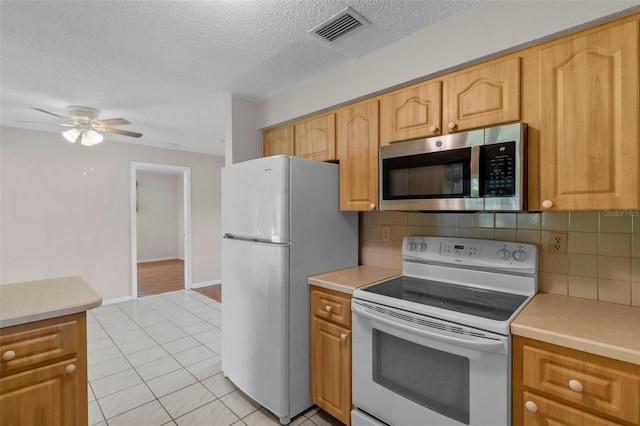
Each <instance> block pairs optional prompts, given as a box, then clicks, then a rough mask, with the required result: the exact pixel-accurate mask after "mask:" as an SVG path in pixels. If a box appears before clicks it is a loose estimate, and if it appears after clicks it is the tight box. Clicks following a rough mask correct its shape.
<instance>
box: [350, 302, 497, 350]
mask: <svg viewBox="0 0 640 426" xmlns="http://www.w3.org/2000/svg"><path fill="white" fill-rule="evenodd" d="M365 309H366V308H363V307H360V306H359V305H357V304H356V303H352V304H351V310H352V311H353V312H356V313H357V314H358V315H362V316H364V317H367V318H369V319H371V320H374V321H379V322H381V323H383V324H385V325H387V326H389V327H393V328H396V329H400V330H402V331H405V332H407V333H410V334H413V335H416V336H420V337H426V338H428V339H432V340H437V341H439V342H442V343H448V344H450V345H456V346H461V347H465V348H469V349H474V350H480V351H485V352H499V353H506V349H505V342H503V341H496V340H492V339H484V340H483V341H472V340H465V339H457V338H455V337H451V336H447V335H444V334H440V333H438V332H431V331H427V330H423V329H419V328H416V327H415V326H413V327H411V326H408V325H405V324H402V323H399V322H397V321H392V320H389V319H386V318H384V317H381V316H379V315H375V314H372V313H370V312H367V311H366V310H365ZM478 339H482V338H481V337H478Z"/></svg>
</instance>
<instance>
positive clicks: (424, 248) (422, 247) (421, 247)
mask: <svg viewBox="0 0 640 426" xmlns="http://www.w3.org/2000/svg"><path fill="white" fill-rule="evenodd" d="M418 250H420V251H427V243H420V244H418Z"/></svg>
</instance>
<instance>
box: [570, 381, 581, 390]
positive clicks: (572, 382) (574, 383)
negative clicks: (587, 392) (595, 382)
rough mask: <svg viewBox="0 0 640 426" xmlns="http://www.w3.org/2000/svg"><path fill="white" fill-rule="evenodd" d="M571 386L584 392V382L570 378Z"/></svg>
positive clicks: (572, 388)
mask: <svg viewBox="0 0 640 426" xmlns="http://www.w3.org/2000/svg"><path fill="white" fill-rule="evenodd" d="M569 387H570V388H571V390H574V391H576V392H582V390H583V389H584V386H582V383H580V382H579V381H577V380H569Z"/></svg>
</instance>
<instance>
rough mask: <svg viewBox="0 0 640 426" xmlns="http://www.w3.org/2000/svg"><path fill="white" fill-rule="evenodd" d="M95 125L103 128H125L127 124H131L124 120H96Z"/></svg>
mask: <svg viewBox="0 0 640 426" xmlns="http://www.w3.org/2000/svg"><path fill="white" fill-rule="evenodd" d="M93 123H95V124H97V125H99V126H101V127H107V126H124V125H125V124H131V123H130V122H129V121H128V120H125V119H124V118H108V119H106V120H94V121H93Z"/></svg>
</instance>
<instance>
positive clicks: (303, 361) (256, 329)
mask: <svg viewBox="0 0 640 426" xmlns="http://www.w3.org/2000/svg"><path fill="white" fill-rule="evenodd" d="M339 187H340V184H339V166H338V165H337V164H332V163H323V162H319V161H312V160H304V159H300V158H296V157H288V156H274V157H266V158H260V159H256V160H250V161H246V162H243V163H237V164H233V165H230V166H226V167H224V168H223V169H222V234H223V235H224V237H223V239H222V289H223V295H222V371H223V373H224V375H225V376H226V377H228V378H229V379H230V380H231V381H232V382H233V383H234V384H235V385H236V386H237V387H238V388H239V389H240V390H241V391H243V392H244V393H246V394H247V395H248V396H249V397H251V398H252V399H254V400H255V401H257V402H258V403H260V404H262V405H263V406H264V407H265V408H267V409H268V410H269V411H271V412H272V413H274V414H275V415H276V416H277V417H278V418H279V419H280V423H282V424H288V423H289V422H290V420H291V418H292V417H294V416H296V415H297V414H299V413H301V412H303V411H304V410H306V409H307V408H309V407H311V406H312V405H313V402H312V401H311V360H310V358H311V357H310V324H311V321H310V316H311V312H310V306H309V304H310V299H309V294H310V292H309V285H308V284H307V278H308V277H309V276H311V275H315V274H321V273H325V272H329V271H335V270H338V269H342V268H348V267H351V266H356V265H357V264H358V216H357V213H355V212H341V211H340V190H339Z"/></svg>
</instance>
